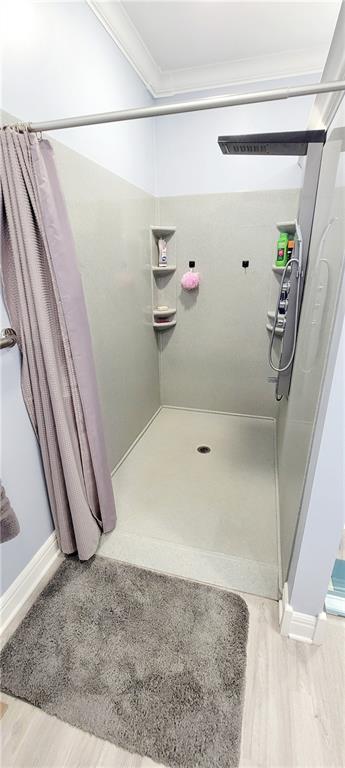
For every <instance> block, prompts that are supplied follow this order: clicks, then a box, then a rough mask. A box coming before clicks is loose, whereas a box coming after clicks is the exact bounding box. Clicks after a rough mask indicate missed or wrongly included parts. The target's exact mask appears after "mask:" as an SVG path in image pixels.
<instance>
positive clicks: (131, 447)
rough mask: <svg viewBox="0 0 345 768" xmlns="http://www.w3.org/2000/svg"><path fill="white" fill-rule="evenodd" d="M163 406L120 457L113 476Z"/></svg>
mask: <svg viewBox="0 0 345 768" xmlns="http://www.w3.org/2000/svg"><path fill="white" fill-rule="evenodd" d="M162 408H163V406H162V405H160V406H159V408H157V410H156V413H154V414H153V416H151V418H150V420H149V421H148V422H147V424H146V425H145V427H144V429H142V430H141V432H139V434H138V435H137V436H136V438H135V440H133V443H131V445H130V446H129V448H128V450H127V451H126V453H124V454H123V456H122V458H121V459H120V461H118V463H117V464H116V465H115V467H114V469H113V470H112V472H111V476H112V477H113V476H114V475H115V472H117V470H118V469H119V468H120V467H121V464H123V462H124V460H125V459H127V456H129V454H130V453H131V451H133V448H134V447H135V446H136V444H137V443H138V442H139V440H141V438H142V436H143V435H144V434H145V432H146V430H147V429H148V428H149V427H150V426H151V424H152V422H153V421H154V420H155V418H156V417H157V416H158V414H159V413H160V412H161V410H162Z"/></svg>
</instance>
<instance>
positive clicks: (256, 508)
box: [98, 407, 278, 599]
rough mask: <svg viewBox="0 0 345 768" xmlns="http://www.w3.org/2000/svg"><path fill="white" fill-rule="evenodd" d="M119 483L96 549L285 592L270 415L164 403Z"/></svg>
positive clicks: (200, 576)
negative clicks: (112, 513)
mask: <svg viewBox="0 0 345 768" xmlns="http://www.w3.org/2000/svg"><path fill="white" fill-rule="evenodd" d="M198 448H202V450H201V451H198ZM208 448H209V449H210V450H209V451H208V450H205V449H208ZM113 487H114V494H115V500H116V507H117V515H118V522H117V527H116V529H115V531H113V532H112V533H110V534H107V535H104V536H103V538H102V542H101V545H100V549H99V552H98V554H99V555H103V556H105V557H110V558H114V559H116V560H121V561H124V562H128V563H132V564H133V565H138V566H142V567H145V568H149V569H152V570H158V571H164V572H165V573H169V574H174V575H177V576H181V577H184V578H190V579H193V580H196V581H200V582H205V583H208V584H214V585H217V586H221V587H225V588H227V589H229V588H230V589H235V590H239V591H242V592H250V593H252V594H256V595H261V596H264V597H269V598H273V599H277V598H278V554H277V553H278V546H277V492H276V467H275V422H274V420H273V419H265V418H259V417H252V416H242V415H232V414H219V413H210V412H204V411H193V410H188V409H183V408H170V407H163V408H162V409H161V410H160V411H159V413H158V414H157V416H156V418H155V419H154V420H153V421H152V422H151V424H150V425H149V427H148V428H147V430H146V431H145V432H144V434H143V435H142V437H141V438H140V440H138V442H137V443H136V444H135V445H134V447H133V448H132V450H131V451H130V453H129V454H128V455H127V456H126V458H125V459H124V460H123V462H122V463H121V464H120V465H119V467H118V468H117V470H116V471H115V473H114V475H113Z"/></svg>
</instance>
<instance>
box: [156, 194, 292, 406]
mask: <svg viewBox="0 0 345 768" xmlns="http://www.w3.org/2000/svg"><path fill="white" fill-rule="evenodd" d="M298 195H299V190H291V189H290V190H279V189H277V190H266V191H257V192H241V193H223V194H210V195H187V196H176V197H175V196H174V197H164V198H161V199H160V223H161V224H167V225H168V224H169V225H176V234H175V237H176V252H177V324H176V326H175V328H173V329H172V330H169V331H168V330H167V331H164V332H162V333H161V334H160V339H159V342H160V383H161V400H162V403H163V404H165V405H175V406H185V407H189V408H200V409H206V410H216V411H217V410H218V411H227V412H233V413H247V414H255V415H259V416H275V415H276V401H275V397H274V384H272V383H269V382H268V381H267V379H268V377H269V376H270V375H272V373H273V371H272V370H271V369H270V368H269V365H268V362H267V354H268V345H269V333H268V331H267V330H266V322H267V311H268V309H275V302H276V298H277V290H278V288H277V280H278V277H277V276H275V275H274V274H273V273H272V269H271V267H272V264H273V262H274V259H275V248H276V240H277V230H276V228H275V224H276V222H277V221H284V220H289V219H293V218H294V217H295V216H296V213H297V205H298ZM189 260H194V261H195V262H196V269H197V270H198V271H199V272H200V277H201V281H200V289H199V291H198V292H192V293H188V292H186V291H183V290H182V289H181V287H180V279H181V276H182V274H183V273H184V272H185V271H186V270H187V269H188V262H189ZM242 260H249V268H248V269H247V270H246V271H245V270H244V269H243V267H242Z"/></svg>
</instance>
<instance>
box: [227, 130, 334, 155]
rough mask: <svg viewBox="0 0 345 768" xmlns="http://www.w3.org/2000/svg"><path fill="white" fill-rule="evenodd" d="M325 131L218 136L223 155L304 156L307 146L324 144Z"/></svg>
mask: <svg viewBox="0 0 345 768" xmlns="http://www.w3.org/2000/svg"><path fill="white" fill-rule="evenodd" d="M325 141H326V131H290V132H283V133H252V134H249V135H242V136H218V144H219V146H220V148H221V150H222V152H223V155H298V156H300V155H306V154H307V151H308V144H310V143H313V142H318V143H321V144H324V142H325Z"/></svg>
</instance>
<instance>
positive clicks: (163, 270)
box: [152, 264, 176, 277]
mask: <svg viewBox="0 0 345 768" xmlns="http://www.w3.org/2000/svg"><path fill="white" fill-rule="evenodd" d="M152 272H153V274H154V275H159V277H162V276H163V275H169V274H172V273H173V272H176V264H171V265H169V264H168V265H167V266H166V267H152Z"/></svg>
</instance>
